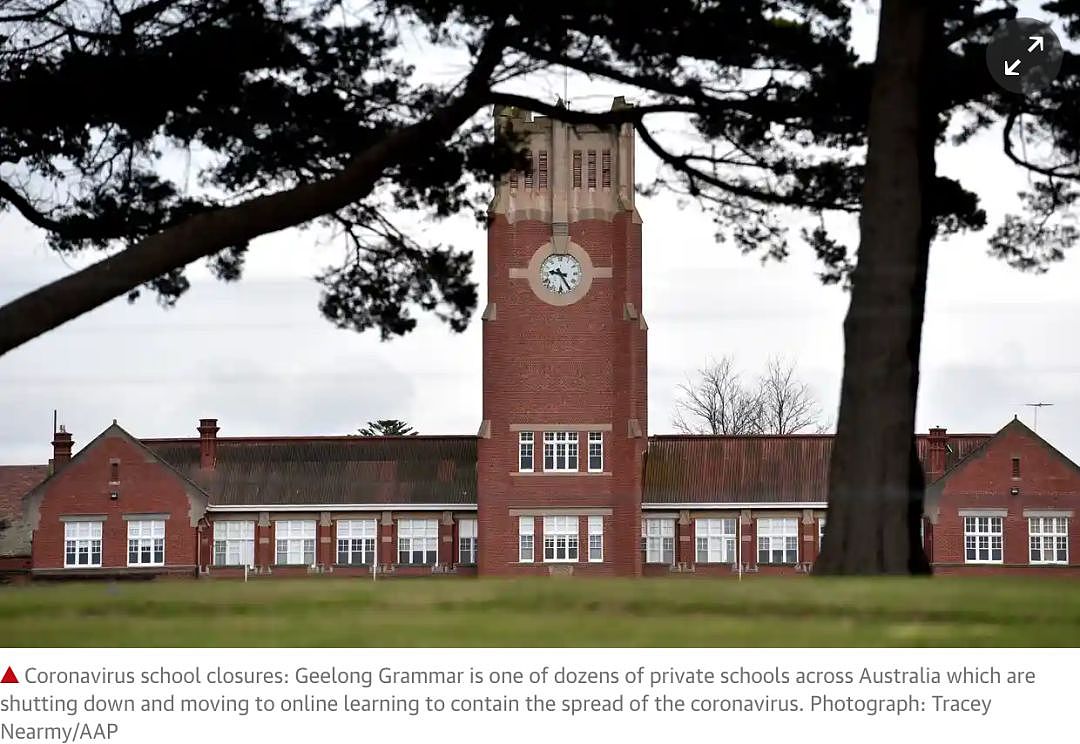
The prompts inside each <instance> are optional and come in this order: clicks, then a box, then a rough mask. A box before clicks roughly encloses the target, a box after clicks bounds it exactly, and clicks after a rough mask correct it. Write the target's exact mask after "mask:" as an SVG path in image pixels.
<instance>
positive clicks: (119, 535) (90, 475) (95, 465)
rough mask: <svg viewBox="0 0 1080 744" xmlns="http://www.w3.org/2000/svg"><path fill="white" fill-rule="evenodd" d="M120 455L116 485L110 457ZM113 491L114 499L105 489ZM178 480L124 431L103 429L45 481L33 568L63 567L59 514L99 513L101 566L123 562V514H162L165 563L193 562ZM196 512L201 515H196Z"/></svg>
mask: <svg viewBox="0 0 1080 744" xmlns="http://www.w3.org/2000/svg"><path fill="white" fill-rule="evenodd" d="M114 459H116V460H119V461H120V482H119V485H112V484H110V477H111V474H110V467H111V466H110V462H111V461H112V460H114ZM113 491H116V492H117V493H119V498H117V499H116V500H115V501H114V500H113V499H111V498H110V496H109V494H110V493H111V492H113ZM190 510H191V505H190V502H189V499H188V496H187V493H186V491H185V484H184V482H183V481H182V480H181V479H180V478H179V477H177V476H176V474H174V473H173V472H171V471H170V470H169V469H168V468H166V467H165V466H163V465H162V464H161V463H160V462H158V461H157V460H156V459H154V458H153V457H152V456H150V455H149V454H148V453H147V452H146V451H145V450H143V449H141V448H139V447H137V446H136V445H134V444H132V443H131V442H130V441H128V440H127V439H126V438H125V437H123V436H121V435H119V434H117V435H110V434H106V435H105V436H104V437H103V438H102V439H100V440H99V441H97V443H96V444H93V445H92V446H91V449H89V450H87V451H85V452H84V453H81V454H80V456H79V457H78V458H76V459H75V460H72V461H71V462H70V463H68V464H67V465H66V466H65V467H64V468H63V469H62V470H60V472H59V473H57V475H56V476H55V477H54V478H53V479H52V481H51V482H50V483H49V485H48V486H47V488H46V490H45V492H44V494H43V497H42V500H41V505H40V511H39V520H38V525H37V529H36V530H35V531H34V535H33V548H32V550H33V562H34V568H35V569H61V568H63V567H64V523H63V522H61V521H60V517H61V516H63V515H74V514H104V515H105V517H106V518H105V521H104V522H103V523H102V528H101V530H102V546H101V548H102V550H101V564H102V568H103V569H107V568H127V522H125V521H124V515H125V514H137V513H163V514H168V515H169V519H168V520H166V522H165V564H166V566H167V567H175V566H191V567H193V569H194V566H195V561H196V558H195V552H196V533H195V528H194V527H193V526H192V525H191V516H190ZM197 516H201V515H197Z"/></svg>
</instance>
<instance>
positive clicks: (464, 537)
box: [458, 519, 476, 566]
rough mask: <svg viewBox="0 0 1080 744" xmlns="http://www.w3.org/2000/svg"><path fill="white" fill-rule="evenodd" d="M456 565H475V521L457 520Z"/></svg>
mask: <svg viewBox="0 0 1080 744" xmlns="http://www.w3.org/2000/svg"><path fill="white" fill-rule="evenodd" d="M458 563H460V564H462V565H465V566H472V565H475V564H476V520H475V519H459V520H458Z"/></svg>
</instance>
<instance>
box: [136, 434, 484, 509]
mask: <svg viewBox="0 0 1080 744" xmlns="http://www.w3.org/2000/svg"><path fill="white" fill-rule="evenodd" d="M143 444H144V445H145V446H146V447H147V448H148V449H150V450H151V451H152V452H154V453H155V454H156V455H158V456H159V457H160V458H161V459H162V460H164V461H165V462H167V463H169V464H170V465H171V466H172V467H173V468H175V469H176V470H177V471H179V472H181V473H183V474H185V476H186V477H187V478H189V479H190V480H191V481H192V482H194V483H196V484H198V485H199V487H200V488H201V489H202V490H203V491H204V492H205V493H206V494H207V495H208V496H209V498H210V505H211V506H264V505H265V506H274V505H281V506H284V505H290V506H304V505H332V504H340V505H345V504H371V505H377V504H416V505H430V504H475V503H476V449H477V444H476V437H475V436H420V435H417V436H403V437H362V436H346V437H262V438H259V437H252V438H248V437H244V438H229V437H219V438H218V439H217V457H216V461H215V467H214V468H213V469H203V468H202V467H200V443H199V440H198V439H145V440H143Z"/></svg>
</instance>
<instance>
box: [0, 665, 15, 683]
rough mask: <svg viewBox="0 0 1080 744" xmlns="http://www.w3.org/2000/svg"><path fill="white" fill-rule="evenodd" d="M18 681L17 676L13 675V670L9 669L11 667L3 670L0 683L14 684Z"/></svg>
mask: <svg viewBox="0 0 1080 744" xmlns="http://www.w3.org/2000/svg"><path fill="white" fill-rule="evenodd" d="M18 681H19V678H18V677H16V676H15V672H13V671H12V670H11V667H8V668H7V671H6V672H4V678H3V679H0V684H15V683H16V682H18Z"/></svg>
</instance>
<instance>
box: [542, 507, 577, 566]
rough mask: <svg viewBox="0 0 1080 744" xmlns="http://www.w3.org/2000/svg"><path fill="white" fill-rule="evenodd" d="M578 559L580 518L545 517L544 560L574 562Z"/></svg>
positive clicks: (549, 561) (548, 561)
mask: <svg viewBox="0 0 1080 744" xmlns="http://www.w3.org/2000/svg"><path fill="white" fill-rule="evenodd" d="M577 559H578V518H577V517H544V561H545V562H547V563H573V562H575V561H577Z"/></svg>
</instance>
